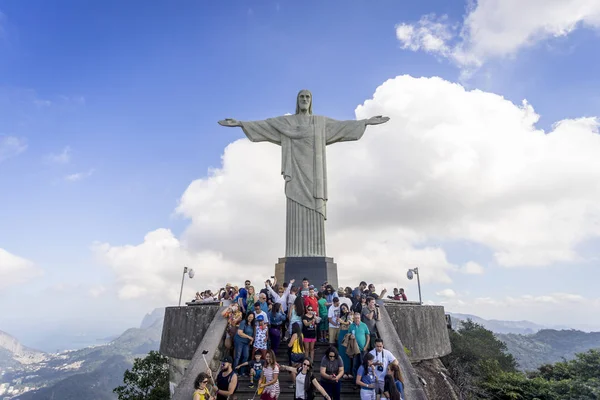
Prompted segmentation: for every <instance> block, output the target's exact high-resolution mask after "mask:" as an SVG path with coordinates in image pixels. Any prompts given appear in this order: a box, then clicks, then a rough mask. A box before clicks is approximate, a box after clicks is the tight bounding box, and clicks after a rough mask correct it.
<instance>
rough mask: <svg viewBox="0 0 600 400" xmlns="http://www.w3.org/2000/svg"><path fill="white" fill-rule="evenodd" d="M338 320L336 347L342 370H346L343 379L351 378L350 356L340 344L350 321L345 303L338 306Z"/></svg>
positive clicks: (348, 310) (350, 315) (350, 314)
mask: <svg viewBox="0 0 600 400" xmlns="http://www.w3.org/2000/svg"><path fill="white" fill-rule="evenodd" d="M339 322H340V333H339V335H338V342H337V347H338V352H339V353H340V357H342V361H343V362H344V371H346V374H344V379H352V378H353V376H352V369H351V368H350V366H351V362H350V357H348V354H346V346H344V345H343V344H342V343H343V341H344V338H345V337H346V334H347V333H348V327H349V326H350V324H351V323H352V313H350V308H349V307H348V306H347V305H346V304H342V305H341V306H340V318H339Z"/></svg>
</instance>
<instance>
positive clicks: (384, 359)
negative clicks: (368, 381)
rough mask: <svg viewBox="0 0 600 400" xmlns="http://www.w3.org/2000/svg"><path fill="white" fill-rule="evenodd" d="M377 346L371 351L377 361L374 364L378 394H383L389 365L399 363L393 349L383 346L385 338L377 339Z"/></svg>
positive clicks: (375, 341)
mask: <svg viewBox="0 0 600 400" xmlns="http://www.w3.org/2000/svg"><path fill="white" fill-rule="evenodd" d="M374 343H375V348H374V349H373V350H371V351H370V353H371V354H373V357H375V362H374V363H373V365H374V366H375V374H376V375H377V390H376V392H377V395H378V396H379V395H381V394H382V393H383V391H384V389H383V380H384V379H385V375H386V373H387V371H388V366H389V365H391V364H396V365H397V364H398V360H396V357H394V355H393V354H392V352H391V351H389V350H386V349H384V348H383V340H382V339H375V340H374Z"/></svg>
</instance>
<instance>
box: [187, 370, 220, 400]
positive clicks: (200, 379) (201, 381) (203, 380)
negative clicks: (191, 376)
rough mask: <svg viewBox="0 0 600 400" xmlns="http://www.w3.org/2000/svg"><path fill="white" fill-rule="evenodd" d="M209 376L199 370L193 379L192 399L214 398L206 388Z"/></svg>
mask: <svg viewBox="0 0 600 400" xmlns="http://www.w3.org/2000/svg"><path fill="white" fill-rule="evenodd" d="M209 379H210V376H209V375H208V374H207V373H206V372H200V373H199V374H198V376H197V377H196V379H195V380H194V389H196V390H194V396H193V398H192V400H214V399H215V398H214V397H213V396H211V395H210V389H209V388H208V382H209Z"/></svg>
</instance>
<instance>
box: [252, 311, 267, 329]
mask: <svg viewBox="0 0 600 400" xmlns="http://www.w3.org/2000/svg"><path fill="white" fill-rule="evenodd" d="M259 315H262V316H263V318H264V321H265V324H268V323H269V316H268V315H267V313H266V312H264V311H262V310H261V311H260V313H258V314H257V313H256V311H255V312H254V325H256V326H258V319H257V318H258V316H259Z"/></svg>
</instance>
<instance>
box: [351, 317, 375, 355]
mask: <svg viewBox="0 0 600 400" xmlns="http://www.w3.org/2000/svg"><path fill="white" fill-rule="evenodd" d="M348 333H350V334H351V333H354V336H355V337H356V344H358V348H359V349H360V351H363V350H365V346H366V345H367V336H369V334H370V332H369V328H368V327H367V324H365V323H364V322H361V323H360V324H359V325H358V326H356V324H355V323H354V322H353V323H351V324H350V326H349V327H348Z"/></svg>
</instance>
